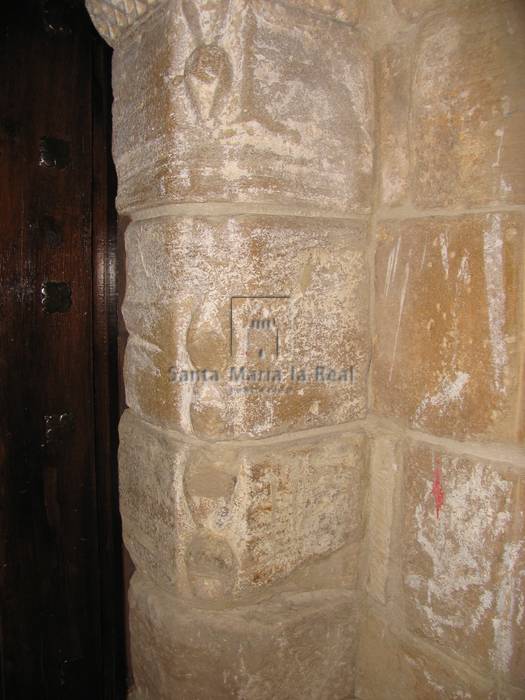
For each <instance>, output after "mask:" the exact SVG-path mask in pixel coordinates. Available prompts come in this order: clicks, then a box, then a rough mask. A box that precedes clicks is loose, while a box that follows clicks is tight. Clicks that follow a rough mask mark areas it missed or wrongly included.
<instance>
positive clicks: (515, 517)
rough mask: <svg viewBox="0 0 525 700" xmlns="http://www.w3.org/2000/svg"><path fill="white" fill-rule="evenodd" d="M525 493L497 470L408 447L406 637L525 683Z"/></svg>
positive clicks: (505, 472) (503, 469) (519, 483)
mask: <svg viewBox="0 0 525 700" xmlns="http://www.w3.org/2000/svg"><path fill="white" fill-rule="evenodd" d="M524 486H525V483H524V481H523V480H521V481H520V480H519V478H518V477H517V476H516V475H515V473H513V471H512V470H511V468H510V467H508V466H507V465H505V464H491V463H488V462H486V461H482V460H479V459H475V458H471V457H463V456H458V455H454V454H452V453H448V452H444V451H442V450H440V449H439V448H433V447H431V446H427V445H423V444H413V443H411V444H410V445H409V447H408V449H407V453H406V459H405V464H404V485H403V494H404V498H403V501H404V503H403V514H404V526H403V532H404V535H403V539H404V544H403V564H402V568H403V582H404V591H405V607H406V614H407V621H408V626H409V629H410V630H412V632H414V633H415V634H417V635H421V636H424V637H426V638H427V639H429V640H432V641H435V642H437V643H439V644H440V645H442V646H443V648H444V649H446V650H447V651H448V652H449V653H455V654H457V655H458V656H460V657H463V658H465V659H466V660H468V662H469V663H471V664H477V665H478V667H479V668H480V669H482V670H483V671H484V672H485V673H487V674H489V673H498V674H500V675H501V677H502V678H503V679H505V680H507V681H508V682H510V683H514V684H515V685H518V683H522V682H523V680H524V675H523V666H521V668H520V667H519V665H518V661H522V660H523V657H521V658H519V657H520V655H522V653H523V651H522V650H523V639H524V635H525V620H524V619H523V617H524V608H525V570H524V566H523V565H524V552H523V550H524V548H525V527H524V513H523V510H520V508H521V509H522V508H523V500H522V502H521V504H520V502H519V498H520V493H521V492H522V490H523V488H524Z"/></svg>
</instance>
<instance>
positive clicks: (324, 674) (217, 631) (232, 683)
mask: <svg viewBox="0 0 525 700" xmlns="http://www.w3.org/2000/svg"><path fill="white" fill-rule="evenodd" d="M356 607H357V606H356V600H355V598H354V594H352V593H349V592H346V591H334V590H324V591H319V592H317V593H303V594H282V595H281V596H278V597H276V598H273V599H272V600H271V601H267V602H264V603H260V604H259V605H256V606H251V605H250V606H245V607H238V608H230V609H227V610H222V611H211V610H198V609H195V608H192V607H189V606H188V604H187V602H186V601H180V600H178V599H177V598H174V597H172V596H170V595H169V594H168V593H165V592H163V591H161V590H159V589H157V588H156V587H153V586H151V584H149V583H148V581H147V579H146V578H144V577H141V576H138V575H135V576H134V577H133V580H132V584H131V589H130V624H131V651H132V658H133V669H134V676H135V682H136V684H137V691H136V692H137V694H138V697H139V698H141V700H146V698H147V699H148V700H150V699H151V700H153V699H154V700H173V698H178V699H179V698H180V700H210V698H212V697H213V699H214V700H220V699H221V698H247V699H249V700H274V699H275V698H283V699H284V698H286V699H287V700H294V699H295V698H296V699H297V700H307V699H310V700H344V699H345V698H347V697H349V696H350V695H351V694H352V689H353V667H354V663H353V659H354V656H355V648H356V632H357V621H356Z"/></svg>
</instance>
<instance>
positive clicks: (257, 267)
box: [123, 216, 369, 439]
mask: <svg viewBox="0 0 525 700" xmlns="http://www.w3.org/2000/svg"><path fill="white" fill-rule="evenodd" d="M364 243H365V227H364V225H362V224H360V223H351V222H345V221H338V220H329V221H327V220H323V219H311V218H308V219H307V218H296V217H294V218H292V217H287V218H285V217H263V216H258V217H229V218H224V217H221V218H211V217H210V218H205V217H194V218H174V217H172V218H167V217H166V218H160V219H149V220H147V221H143V222H137V223H135V224H132V225H131V226H130V227H129V228H128V231H127V235H126V253H127V279H128V285H127V290H126V297H125V300H124V304H123V314H124V318H125V321H126V326H127V329H128V331H129V332H130V334H131V337H130V340H129V342H128V346H127V350H126V360H125V368H124V376H125V382H126V399H127V403H128V405H129V406H130V407H131V408H133V410H135V411H136V412H137V413H138V414H140V415H142V416H143V417H144V418H145V419H146V420H149V421H151V422H154V423H156V424H157V425H164V426H167V427H171V428H176V429H177V430H181V431H183V432H186V433H191V434H196V435H201V436H205V437H215V438H219V437H220V438H223V439H224V438H229V437H232V438H233V437H235V438H236V437H240V436H254V437H263V436H266V435H271V434H277V433H282V432H285V431H287V430H297V429H304V428H311V427H316V426H322V425H330V424H334V423H342V422H345V421H348V420H352V419H356V418H362V417H363V416H364V414H365V411H366V381H367V370H368V361H369V359H368V358H369V347H368V346H369V342H368V308H367V306H368V298H367V297H368V290H367V282H368V271H367V261H366V252H365V249H364ZM238 295H243V296H244V297H247V296H253V297H260V298H240V297H239V296H238ZM275 296H285V297H287V298H284V299H281V298H272V297H275ZM263 318H267V319H268V320H269V321H271V320H273V321H274V322H275V325H271V327H269V328H268V329H262V330H261V329H259V330H258V329H256V328H255V329H254V328H252V324H253V322H254V321H255V322H257V321H258V320H259V319H263ZM277 334H278V337H277ZM277 341H278V349H277V348H276V343H277ZM261 350H262V351H263V352H264V357H263V358H260V357H259V351H261ZM232 367H233V368H234V369H235V375H233V376H232V374H231V368H232ZM241 367H245V368H246V373H244V375H243V376H248V371H250V370H253V371H261V372H266V371H267V370H270V372H271V374H270V376H269V378H268V375H267V374H264V375H263V376H261V377H260V379H261V381H258V382H257V381H246V380H240V381H238V380H237V377H239V370H240V368H241ZM292 367H293V368H295V369H296V370H297V374H296V376H297V379H294V378H292V369H291V368H292ZM317 367H324V368H326V370H327V372H328V371H329V370H330V369H333V370H334V371H335V372H336V374H335V375H334V376H333V379H328V378H327V377H328V376H329V375H328V374H327V373H321V374H319V375H318V374H317ZM191 369H197V370H204V369H207V370H217V371H218V372H219V373H220V377H219V379H218V381H196V382H188V381H180V377H181V372H182V371H184V370H191ZM300 369H304V370H305V377H306V381H302V380H299V379H298V377H299V374H298V373H299V370H300ZM345 369H346V370H349V372H348V373H347V376H346V379H345V377H344V375H341V371H342V370H345ZM350 370H351V373H350ZM277 371H280V372H281V379H282V381H274V379H275V378H276V375H275V372H277ZM257 377H259V375H257ZM250 387H251V389H252V390H250V391H248V390H249V389H250Z"/></svg>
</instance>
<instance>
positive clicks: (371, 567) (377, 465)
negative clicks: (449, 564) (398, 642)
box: [366, 435, 400, 603]
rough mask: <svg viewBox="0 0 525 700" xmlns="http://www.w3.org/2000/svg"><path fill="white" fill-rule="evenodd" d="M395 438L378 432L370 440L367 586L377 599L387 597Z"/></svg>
mask: <svg viewBox="0 0 525 700" xmlns="http://www.w3.org/2000/svg"><path fill="white" fill-rule="evenodd" d="M398 450H399V447H398V444H397V441H396V440H395V439H394V438H392V437H389V436H382V435H378V436H377V437H374V438H373V439H372V440H371V443H370V490H369V496H368V516H367V517H368V537H367V548H368V551H367V555H368V571H367V583H366V588H367V591H368V593H369V594H370V595H371V596H373V597H374V598H376V599H377V600H378V601H379V602H381V603H385V602H386V599H387V585H388V582H389V570H390V557H391V540H392V537H393V533H392V528H393V525H394V510H395V498H396V493H397V491H398V488H399V487H398V482H399V475H400V457H399V455H398Z"/></svg>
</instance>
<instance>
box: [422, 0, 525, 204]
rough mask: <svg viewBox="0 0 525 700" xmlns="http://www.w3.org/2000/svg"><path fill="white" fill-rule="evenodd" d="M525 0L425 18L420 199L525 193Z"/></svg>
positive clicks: (521, 196)
mask: <svg viewBox="0 0 525 700" xmlns="http://www.w3.org/2000/svg"><path fill="white" fill-rule="evenodd" d="M524 36H525V5H524V4H523V3H522V2H519V0H518V1H516V2H497V3H494V2H492V0H487V1H485V0H478V2H475V3H473V4H472V6H471V7H470V9H469V10H465V11H460V10H457V11H455V12H453V11H448V12H446V13H445V12H444V13H442V14H439V15H433V16H432V17H430V18H429V19H428V21H426V22H425V23H423V25H422V26H421V29H420V35H419V38H418V48H417V54H416V57H415V74H414V82H413V93H412V124H411V143H412V148H413V154H412V159H413V170H412V173H411V176H412V177H411V180H412V190H413V196H414V201H415V203H416V205H417V206H420V207H442V206H443V207H444V206H449V205H453V206H456V207H458V206H460V205H481V204H491V203H498V202H512V203H516V204H518V203H523V202H524V201H525V135H524V133H523V132H524V130H523V120H522V114H523V109H524V107H525V84H524V82H523V74H524V72H525V42H524V41H523V37H524Z"/></svg>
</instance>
